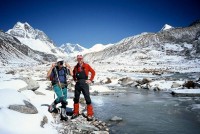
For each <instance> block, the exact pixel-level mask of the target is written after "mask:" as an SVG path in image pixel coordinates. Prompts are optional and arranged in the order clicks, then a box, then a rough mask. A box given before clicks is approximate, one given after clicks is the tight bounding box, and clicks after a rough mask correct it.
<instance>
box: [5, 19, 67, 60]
mask: <svg viewBox="0 0 200 134" xmlns="http://www.w3.org/2000/svg"><path fill="white" fill-rule="evenodd" d="M7 33H8V34H10V35H12V36H14V37H16V38H17V39H18V40H20V41H21V42H22V43H23V44H25V45H27V46H29V47H30V48H32V49H33V50H37V51H40V52H45V53H48V54H54V55H56V56H65V53H64V52H63V51H62V50H60V49H59V48H57V47H56V45H55V43H54V42H53V41H52V40H51V39H49V37H48V36H47V35H46V34H45V33H44V32H43V31H40V30H38V29H34V28H33V27H31V26H30V25H29V24H28V23H27V22H25V23H21V22H17V23H16V24H15V25H14V27H13V28H12V29H10V30H8V31H7Z"/></svg>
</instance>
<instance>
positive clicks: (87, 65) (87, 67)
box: [73, 62, 95, 81]
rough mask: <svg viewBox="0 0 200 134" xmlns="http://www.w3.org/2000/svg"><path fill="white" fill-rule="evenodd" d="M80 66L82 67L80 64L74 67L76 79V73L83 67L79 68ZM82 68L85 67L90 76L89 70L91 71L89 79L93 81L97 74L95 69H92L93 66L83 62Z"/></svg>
mask: <svg viewBox="0 0 200 134" xmlns="http://www.w3.org/2000/svg"><path fill="white" fill-rule="evenodd" d="M79 68H80V67H78V64H77V65H76V66H75V67H74V70H73V78H74V81H76V73H77V72H80V70H81V69H79ZM82 68H84V71H85V74H86V76H88V74H89V72H90V73H91V77H90V79H89V80H91V81H93V79H94V76H95V71H94V69H92V68H91V67H90V65H89V64H87V63H84V62H83V65H82Z"/></svg>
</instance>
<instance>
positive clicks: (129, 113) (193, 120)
mask: <svg viewBox="0 0 200 134" xmlns="http://www.w3.org/2000/svg"><path fill="white" fill-rule="evenodd" d="M92 101H93V105H94V110H95V116H96V117H97V118H99V119H101V120H103V121H106V122H107V123H108V124H109V125H110V133H111V134H112V133H113V134H115V133H116V134H200V98H198V97H196V98H192V97H173V96H171V94H169V93H166V92H153V91H147V90H138V89H128V92H127V93H115V94H114V95H104V96H92ZM114 116H118V117H121V118H123V121H121V122H110V121H109V119H111V118H112V117H114Z"/></svg>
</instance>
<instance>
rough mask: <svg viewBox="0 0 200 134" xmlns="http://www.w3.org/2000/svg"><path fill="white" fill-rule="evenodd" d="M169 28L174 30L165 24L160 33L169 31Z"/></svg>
mask: <svg viewBox="0 0 200 134" xmlns="http://www.w3.org/2000/svg"><path fill="white" fill-rule="evenodd" d="M171 28H174V27H172V26H170V25H168V24H165V25H164V26H163V27H162V29H161V30H160V31H165V30H169V29H171Z"/></svg>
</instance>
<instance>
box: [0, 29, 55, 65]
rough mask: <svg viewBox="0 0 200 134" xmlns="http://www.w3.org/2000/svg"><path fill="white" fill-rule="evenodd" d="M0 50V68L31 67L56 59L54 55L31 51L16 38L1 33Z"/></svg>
mask: <svg viewBox="0 0 200 134" xmlns="http://www.w3.org/2000/svg"><path fill="white" fill-rule="evenodd" d="M0 50H1V51H0V66H1V65H3V66H7V65H12V66H13V65H16V66H18V65H31V64H37V63H40V62H44V61H55V59H56V57H55V56H54V55H51V54H46V53H43V52H39V51H36V50H33V49H31V48H30V47H28V46H26V45H24V44H22V43H21V42H20V41H19V40H18V39H17V38H15V37H13V36H11V35H9V34H7V33H4V32H1V31H0Z"/></svg>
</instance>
